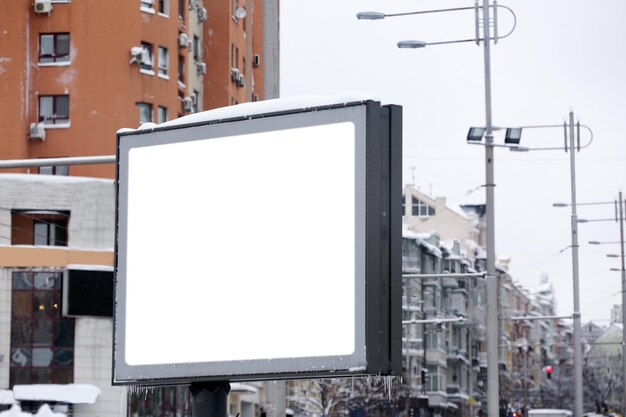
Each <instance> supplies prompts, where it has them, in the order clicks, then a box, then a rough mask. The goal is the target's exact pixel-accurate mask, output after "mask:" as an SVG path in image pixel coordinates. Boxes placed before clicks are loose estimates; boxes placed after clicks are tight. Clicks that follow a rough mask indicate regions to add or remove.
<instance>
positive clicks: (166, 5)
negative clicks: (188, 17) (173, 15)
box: [157, 0, 170, 16]
mask: <svg viewBox="0 0 626 417" xmlns="http://www.w3.org/2000/svg"><path fill="white" fill-rule="evenodd" d="M157 4H158V7H159V14H160V15H163V16H169V15H170V1H169V0H157Z"/></svg>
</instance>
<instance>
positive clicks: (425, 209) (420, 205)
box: [411, 197, 435, 217]
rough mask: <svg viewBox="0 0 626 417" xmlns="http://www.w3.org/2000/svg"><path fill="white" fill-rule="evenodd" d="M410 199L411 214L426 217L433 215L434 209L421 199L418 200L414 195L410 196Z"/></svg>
mask: <svg viewBox="0 0 626 417" xmlns="http://www.w3.org/2000/svg"><path fill="white" fill-rule="evenodd" d="M411 199H412V207H413V209H412V214H413V216H420V217H422V216H423V217H427V216H434V215H435V209H434V208H432V207H430V206H429V205H428V204H426V203H424V202H423V201H422V200H418V199H417V198H415V197H411Z"/></svg>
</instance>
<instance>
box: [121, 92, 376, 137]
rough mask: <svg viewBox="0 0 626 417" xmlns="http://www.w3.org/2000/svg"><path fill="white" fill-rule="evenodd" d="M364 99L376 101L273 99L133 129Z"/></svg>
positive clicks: (353, 96) (349, 96)
mask: <svg viewBox="0 0 626 417" xmlns="http://www.w3.org/2000/svg"><path fill="white" fill-rule="evenodd" d="M366 100H376V101H379V100H378V99H377V98H376V97H374V96H372V95H370V94H365V93H361V92H346V93H342V94H336V95H330V96H321V95H312V96H298V97H286V98H277V99H273V100H262V101H254V102H247V103H241V104H237V105H235V106H227V107H220V108H217V109H213V110H207V111H203V112H200V113H194V114H190V115H188V116H184V117H179V118H178V119H174V120H170V121H168V122H165V123H161V124H159V125H155V124H154V123H144V124H143V125H141V126H140V127H139V129H137V130H147V129H152V128H154V127H157V126H158V127H171V126H179V125H184V124H192V123H204V122H210V121H216V120H226V119H234V118H239V117H249V116H254V115H257V114H266V113H276V112H284V111H289V110H300V109H310V108H313V107H322V106H332V105H337V104H347V103H357V102H362V101H366ZM129 131H132V130H129V129H128V128H124V129H120V130H118V133H125V132H129Z"/></svg>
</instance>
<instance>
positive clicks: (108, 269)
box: [66, 264, 113, 272]
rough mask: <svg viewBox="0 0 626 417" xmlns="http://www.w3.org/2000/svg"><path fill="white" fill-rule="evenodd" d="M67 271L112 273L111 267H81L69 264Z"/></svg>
mask: <svg viewBox="0 0 626 417" xmlns="http://www.w3.org/2000/svg"><path fill="white" fill-rule="evenodd" d="M66 268H67V269H72V270H74V271H77V270H80V271H105V272H113V266H111V265H83V264H69V265H68V266H67V267H66Z"/></svg>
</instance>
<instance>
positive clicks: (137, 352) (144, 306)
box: [113, 102, 399, 384]
mask: <svg viewBox="0 0 626 417" xmlns="http://www.w3.org/2000/svg"><path fill="white" fill-rule="evenodd" d="M368 103H370V104H368V105H366V104H364V103H362V104H361V105H353V106H342V107H339V108H335V109H324V110H323V111H322V110H318V111H315V112H311V111H305V112H301V113H294V112H288V113H287V114H275V115H272V116H271V117H268V116H265V117H258V118H250V119H245V120H233V121H227V122H224V121H221V122H219V123H215V122H212V123H204V124H203V123H200V124H194V125H183V126H180V125H179V126H176V127H174V128H166V129H158V128H157V129H154V130H149V131H137V132H127V133H122V134H120V135H119V136H118V180H119V181H118V183H119V187H118V234H117V250H116V255H117V256H116V261H117V270H116V272H117V273H116V309H115V310H116V311H115V314H116V326H115V352H114V380H113V382H114V383H122V384H123V383H137V382H141V383H151V384H158V383H172V382H174V383H177V382H178V383H180V382H189V381H193V380H208V379H223V380H242V379H266V378H272V379H275V378H285V377H303V376H307V375H308V376H310V375H323V374H324V373H333V374H335V373H339V374H342V373H343V374H363V373H367V372H370V370H369V368H372V366H371V365H372V363H374V362H376V365H375V367H376V368H379V369H378V372H380V371H381V369H380V368H381V367H382V368H385V367H386V368H389V369H391V366H390V365H389V363H387V364H383V365H381V364H380V363H379V362H381V361H380V358H378V359H376V360H374V359H372V354H373V353H374V351H378V350H379V349H380V346H379V345H381V339H380V337H378V336H377V337H376V338H374V337H371V336H370V332H372V334H373V332H375V329H374V327H375V328H377V329H378V328H380V327H384V328H385V329H387V330H385V331H386V333H385V335H384V337H386V339H385V340H386V341H385V340H382V344H387V345H388V344H389V343H390V342H389V340H390V339H391V336H390V335H389V330H388V329H389V328H390V322H389V320H387V321H384V322H381V323H378V324H376V325H374V326H372V325H371V324H368V322H369V321H370V320H369V319H368V317H369V316H371V315H372V312H368V309H369V307H368V304H367V303H366V298H367V290H366V282H368V283H369V282H370V281H368V279H369V280H371V285H370V284H368V285H369V286H372V287H375V286H376V285H381V286H384V285H383V283H384V282H388V281H389V276H384V275H385V274H383V276H382V277H381V276H379V275H380V274H378V273H376V274H373V273H372V272H368V244H367V243H366V241H367V239H366V233H367V230H368V224H367V223H368V217H367V215H366V212H367V206H368V200H367V183H368V181H367V178H368V177H367V175H368V168H367V161H368V146H367V137H368V136H367V131H368V124H367V121H368V108H369V107H368V106H370V107H371V106H372V104H371V103H372V102H368ZM376 104H377V103H376ZM377 108H378V109H380V106H378V107H377ZM369 129H371V127H370V128H369ZM387 130H389V127H388V126H387ZM378 183H379V185H380V184H382V182H380V180H379V181H378ZM398 188H399V187H398ZM398 201H399V199H398ZM379 246H380V245H379V244H377V245H376V248H377V250H378V251H380V248H379ZM383 252H384V250H383ZM381 280H382V281H381ZM385 280H386V281H385ZM375 283H378V284H375ZM383 297H386V299H385V300H386V301H384V302H383V303H382V304H381V302H378V301H372V303H373V305H377V306H379V307H381V308H383V309H387V310H389V309H390V308H391V307H390V306H389V305H387V303H388V302H389V297H390V294H389V293H388V292H384V293H383ZM383 304H384V306H383ZM379 330H380V329H379ZM369 344H371V345H372V347H371V348H370V347H369ZM368 350H369V351H370V352H369V353H368ZM382 350H385V349H382ZM387 350H388V351H389V352H390V351H391V348H389V347H388V348H387ZM389 352H387V354H386V355H387V359H384V360H383V362H384V361H385V360H388V359H389ZM378 356H380V355H378ZM383 373H385V371H384V370H383ZM387 373H388V372H387Z"/></svg>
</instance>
